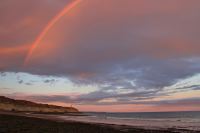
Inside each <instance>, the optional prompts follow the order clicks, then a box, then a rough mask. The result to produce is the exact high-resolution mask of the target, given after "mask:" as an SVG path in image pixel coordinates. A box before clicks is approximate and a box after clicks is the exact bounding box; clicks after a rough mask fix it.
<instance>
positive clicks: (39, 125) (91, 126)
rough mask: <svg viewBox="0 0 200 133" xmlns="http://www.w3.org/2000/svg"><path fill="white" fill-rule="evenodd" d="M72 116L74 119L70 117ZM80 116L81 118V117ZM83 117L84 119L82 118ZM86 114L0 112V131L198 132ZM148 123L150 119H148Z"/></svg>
mask: <svg viewBox="0 0 200 133" xmlns="http://www.w3.org/2000/svg"><path fill="white" fill-rule="evenodd" d="M72 118H74V119H72ZM81 118H82V119H81ZM83 118H84V119H83ZM86 118H88V116H67V115H66V116H60V115H44V114H25V113H5V112H3V113H0V133H40V132H41V133H174V132H176V133H177V132H179V133H198V132H199V131H198V130H189V129H184V128H183V129H178V128H176V127H174V128H173V127H170V128H168V127H166V128H158V127H157V128H156V127H154V128H152V127H151V128H150V127H148V126H147V127H144V126H139V125H138V126H136V125H135V126H133V125H127V124H119V123H112V122H110V123H108V122H106V121H105V120H104V122H103V121H96V122H95V121H92V120H90V121H89V120H87V119H86ZM149 123H150V121H149Z"/></svg>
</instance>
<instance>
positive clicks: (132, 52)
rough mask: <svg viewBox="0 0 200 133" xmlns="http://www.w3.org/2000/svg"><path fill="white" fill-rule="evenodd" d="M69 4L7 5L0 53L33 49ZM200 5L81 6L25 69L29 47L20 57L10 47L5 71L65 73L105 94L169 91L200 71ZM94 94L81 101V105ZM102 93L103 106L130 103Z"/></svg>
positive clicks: (173, 0)
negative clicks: (108, 102)
mask: <svg viewBox="0 0 200 133" xmlns="http://www.w3.org/2000/svg"><path fill="white" fill-rule="evenodd" d="M64 3H65V4H66V3H68V1H57V2H55V1H51V0H44V1H39V2H38V1H31V2H30V1H25V0H22V1H21V2H19V3H16V2H15V1H14V2H13V1H11V0H8V1H7V0H3V1H1V4H0V5H1V7H2V8H0V9H1V10H2V11H1V14H0V16H2V17H1V18H2V20H3V21H2V22H1V23H0V27H1V29H3V30H1V31H2V32H1V33H0V39H1V42H2V43H1V44H0V49H3V47H7V46H8V45H7V44H9V45H10V47H11V46H18V45H21V44H25V45H30V44H31V43H32V42H33V41H34V39H35V38H36V36H37V35H38V34H39V32H41V30H42V27H44V26H45V24H47V22H48V21H49V20H50V19H51V18H52V17H53V16H54V15H55V14H56V13H57V12H59V10H61V9H62V7H63V5H65V4H64ZM199 5H200V1H198V0H191V1H188V0H169V1H162V2H161V1H160V0H152V1H149V0H127V1H115V0H109V1H107V0H102V1H98V0H88V1H83V2H82V4H81V5H80V7H79V9H76V10H75V11H74V12H72V15H68V16H66V17H63V19H62V21H60V22H59V23H58V24H57V25H55V27H54V28H53V29H52V30H51V31H50V32H49V34H48V35H46V37H45V38H44V39H43V40H42V42H41V44H40V45H39V46H38V48H37V49H36V50H35V51H34V53H33V55H32V58H31V59H30V61H29V62H28V64H27V65H26V67H21V65H22V64H23V61H24V58H25V56H26V53H27V52H28V50H27V49H28V48H27V49H24V48H19V51H22V52H19V51H15V53H16V54H13V52H10V53H6V52H5V51H12V50H7V49H5V48H4V49H3V50H2V53H3V52H4V53H3V54H1V53H0V55H2V56H0V60H1V61H2V62H0V69H1V68H2V69H3V70H4V71H23V72H28V73H32V74H38V75H53V76H65V77H68V78H69V79H71V80H72V81H73V82H74V83H77V84H98V85H99V86H101V88H102V89H107V90H109V89H111V90H115V89H116V88H119V87H120V88H122V89H132V90H137V91H139V90H143V93H144V94H145V92H148V91H149V90H153V91H155V92H157V93H160V92H162V90H163V88H164V87H165V86H170V85H172V84H174V83H176V82H177V81H178V80H179V79H184V78H187V77H190V76H193V75H195V74H197V73H200V63H198V62H197V60H199V58H200V45H199V43H200V40H199V36H200V29H199V28H198V27H199V23H200V14H199V12H200V6H199ZM8 7H9V8H8ZM44 9H45V10H44ZM15 11H16V12H15ZM11 12H14V14H11ZM5 13H6V14H7V15H5ZM6 16H7V17H6ZM30 16H31V18H30ZM8 22H9V23H8ZM13 22H15V24H14V23H13ZM19 31H21V32H19ZM11 44H12V45H11ZM11 53H12V54H11ZM18 53H20V54H19V55H18ZM5 55H6V56H5ZM7 55H9V56H7ZM15 55H17V56H15ZM44 82H45V81H44ZM46 82H49V81H46ZM92 95H95V94H88V95H85V96H81V97H80V101H81V100H82V101H84V100H85V101H88V100H90V97H92ZM99 95H100V96H98V97H96V98H97V101H98V100H100V99H104V98H112V97H118V99H119V100H120V99H121V100H125V99H124V97H131V95H132V94H130V96H129V95H122V96H121V95H116V94H108V93H106V92H104V91H102V92H99ZM133 95H134V94H133ZM145 96H146V95H145ZM150 97H153V96H152V95H150ZM141 98H142V96H141ZM94 100H95V99H94ZM127 100H128V99H127Z"/></svg>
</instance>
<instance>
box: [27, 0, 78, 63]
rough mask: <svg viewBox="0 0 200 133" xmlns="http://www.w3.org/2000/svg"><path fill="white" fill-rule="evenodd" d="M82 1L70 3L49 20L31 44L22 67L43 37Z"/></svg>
mask: <svg viewBox="0 0 200 133" xmlns="http://www.w3.org/2000/svg"><path fill="white" fill-rule="evenodd" d="M81 1H82V0H74V1H73V2H71V3H70V4H68V5H67V6H66V7H64V9H63V10H62V11H60V12H59V13H58V14H57V15H56V16H55V17H54V18H53V19H51V20H50V21H49V22H48V24H47V25H46V26H45V27H44V29H43V30H42V32H41V33H40V34H39V35H38V37H37V38H36V39H35V41H34V42H33V44H32V46H31V48H30V49H29V51H28V54H27V56H26V58H25V60H24V65H26V64H27V63H28V62H29V60H30V58H31V56H32V54H33V52H34V50H35V49H36V48H37V47H38V45H39V43H40V42H41V40H42V39H43V38H44V37H45V35H46V34H47V33H48V31H49V30H50V29H51V28H52V27H53V26H54V25H55V24H56V23H57V22H58V21H59V20H60V19H61V18H62V17H63V16H64V15H66V14H67V13H69V12H70V11H71V10H72V9H73V8H74V7H76V6H77V5H78V4H79V3H80V2H81Z"/></svg>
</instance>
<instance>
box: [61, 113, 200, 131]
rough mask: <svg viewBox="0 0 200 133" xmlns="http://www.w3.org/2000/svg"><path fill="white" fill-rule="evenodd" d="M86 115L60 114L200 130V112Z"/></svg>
mask: <svg viewBox="0 0 200 133" xmlns="http://www.w3.org/2000/svg"><path fill="white" fill-rule="evenodd" d="M84 114H85V116H60V118H62V119H65V120H72V121H81V122H90V123H104V124H116V125H126V126H133V127H142V128H147V129H154V128H155V129H159V128H160V129H166V128H176V129H189V130H195V131H200V112H195V111H190V112H141V113H135V112H130V113H125V112H121V113H108V112H84Z"/></svg>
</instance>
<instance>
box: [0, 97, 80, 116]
mask: <svg viewBox="0 0 200 133" xmlns="http://www.w3.org/2000/svg"><path fill="white" fill-rule="evenodd" d="M0 110H3V111H17V112H38V113H71V112H79V111H78V109H76V108H73V107H62V106H55V105H48V104H39V103H34V102H31V101H25V100H15V99H10V98H7V97H4V96H0Z"/></svg>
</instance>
